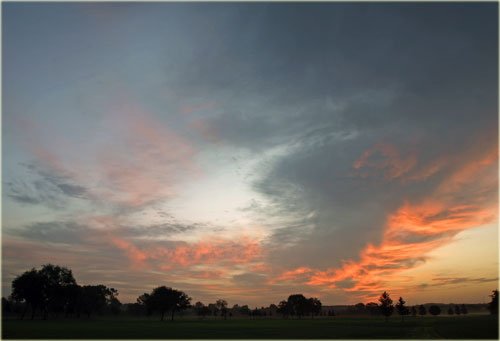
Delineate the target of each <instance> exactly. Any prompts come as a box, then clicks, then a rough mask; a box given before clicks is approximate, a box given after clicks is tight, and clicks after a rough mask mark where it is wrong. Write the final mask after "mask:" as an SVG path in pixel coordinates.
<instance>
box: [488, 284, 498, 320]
mask: <svg viewBox="0 0 500 341" xmlns="http://www.w3.org/2000/svg"><path fill="white" fill-rule="evenodd" d="M490 297H491V302H490V303H489V304H488V310H489V311H490V314H491V315H498V290H493V292H492V294H491V295H490Z"/></svg>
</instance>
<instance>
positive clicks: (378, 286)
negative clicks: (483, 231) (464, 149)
mask: <svg viewBox="0 0 500 341" xmlns="http://www.w3.org/2000/svg"><path fill="white" fill-rule="evenodd" d="M374 151H380V152H381V153H382V154H383V155H385V156H387V157H390V158H391V159H390V160H385V161H381V162H379V163H377V162H376V163H372V162H370V161H368V158H369V157H370V155H372V154H373V153H374ZM467 156H468V157H469V159H468V161H467V162H463V160H460V161H462V162H461V163H459V162H458V161H457V160H452V159H451V158H448V159H447V161H446V162H448V163H453V165H454V166H455V168H454V171H452V172H451V174H450V176H449V177H447V178H445V179H444V180H443V181H442V182H441V183H440V184H439V185H438V186H437V187H436V188H435V190H434V191H433V192H431V193H429V195H428V197H426V198H424V199H422V200H420V201H418V202H413V203H412V202H410V201H406V202H405V203H404V204H402V205H401V206H400V207H399V208H398V209H397V210H396V211H395V212H392V213H390V214H388V216H387V220H386V225H385V228H384V232H383V236H382V241H381V243H380V244H379V245H372V244H369V245H367V246H366V247H365V248H364V249H363V250H362V251H361V252H360V255H359V260H357V261H354V260H349V261H344V262H343V265H342V266H341V267H339V268H333V269H327V270H325V271H320V270H313V269H309V268H304V267H300V268H297V269H294V270H289V271H286V272H284V273H282V274H281V275H279V276H277V277H276V279H275V280H276V281H277V280H280V281H290V280H296V279H300V278H304V275H307V276H306V278H308V280H307V282H306V284H309V285H313V286H316V285H320V286H327V287H330V288H341V289H342V290H344V291H347V292H353V293H357V294H358V296H359V297H364V298H365V299H374V298H376V296H377V295H379V294H380V292H381V291H383V290H386V289H387V286H388V285H389V283H391V288H392V289H395V290H398V288H397V287H396V288H394V284H393V283H394V282H395V281H394V280H395V279H396V280H398V281H397V282H399V283H401V282H404V280H403V281H401V276H400V273H401V272H402V271H404V270H408V269H412V268H414V267H415V266H417V265H418V264H421V263H422V262H424V261H425V260H426V259H427V258H428V256H427V255H428V254H429V252H431V251H432V250H435V249H436V248H438V247H441V246H443V245H446V244H448V243H450V242H452V241H453V237H454V236H455V235H456V234H457V233H459V232H461V231H464V230H466V229H470V228H473V227H477V226H481V225H484V224H487V223H490V222H493V221H495V219H496V218H497V211H498V203H497V197H496V196H492V195H490V196H488V195H484V193H488V191H490V192H491V191H494V190H495V189H496V188H497V186H498V175H497V174H498V172H497V169H498V167H497V161H498V149H497V146H496V145H495V146H493V147H491V148H490V149H486V150H485V151H483V152H477V151H476V152H475V153H471V154H470V155H467ZM414 162H415V161H414V159H413V157H412V158H409V159H407V160H406V161H402V160H401V158H400V157H399V153H397V151H396V149H395V148H393V147H390V146H388V145H378V146H376V148H374V149H372V150H369V151H367V152H365V154H363V155H362V157H361V158H360V159H359V160H358V161H356V163H355V164H354V168H356V169H359V168H361V167H365V166H367V165H368V166H372V167H374V168H377V169H382V170H384V171H385V174H384V175H385V177H386V178H387V177H389V178H398V177H402V176H403V175H405V174H407V173H408V172H409V171H410V170H411V169H412V168H413V167H414ZM446 162H444V161H443V162H433V163H431V165H430V166H429V168H427V170H426V171H425V169H426V168H425V167H424V168H421V170H424V171H423V172H422V173H420V174H421V176H418V177H416V178H418V179H423V178H425V176H428V175H429V174H433V173H434V172H436V171H437V170H438V169H441V168H442V167H444V165H445V164H446ZM424 175H425V176H424ZM478 179H481V180H479V181H478ZM471 188H472V190H470V189H471ZM465 190H468V192H467V193H464V191H465ZM345 281H349V282H350V286H348V287H345V286H339V284H341V283H342V282H345ZM406 281H407V282H410V281H411V279H406Z"/></svg>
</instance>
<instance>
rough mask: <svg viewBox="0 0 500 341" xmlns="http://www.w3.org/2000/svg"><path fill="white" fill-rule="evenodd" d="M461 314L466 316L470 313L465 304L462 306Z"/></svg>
mask: <svg viewBox="0 0 500 341" xmlns="http://www.w3.org/2000/svg"><path fill="white" fill-rule="evenodd" d="M460 312H461V313H462V314H464V315H465V314H468V313H469V311H468V310H467V307H466V306H465V304H462V305H461V306H460Z"/></svg>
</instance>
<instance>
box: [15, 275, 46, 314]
mask: <svg viewBox="0 0 500 341" xmlns="http://www.w3.org/2000/svg"><path fill="white" fill-rule="evenodd" d="M12 298H13V299H14V300H16V301H19V302H25V303H26V305H25V308H24V310H23V313H22V315H21V320H22V319H24V315H25V314H26V310H27V309H28V307H31V319H33V318H34V317H35V312H36V310H37V308H39V307H41V306H42V305H43V303H44V278H43V277H42V276H41V275H40V273H39V272H38V271H37V270H36V269H35V268H33V269H31V270H29V271H26V272H25V273H23V274H22V275H19V276H17V277H16V278H15V279H14V280H13V281H12Z"/></svg>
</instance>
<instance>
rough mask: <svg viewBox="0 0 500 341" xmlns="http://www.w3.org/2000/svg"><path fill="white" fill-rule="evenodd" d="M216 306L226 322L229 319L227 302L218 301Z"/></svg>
mask: <svg viewBox="0 0 500 341" xmlns="http://www.w3.org/2000/svg"><path fill="white" fill-rule="evenodd" d="M215 306H216V307H217V309H218V310H219V311H220V314H221V316H223V317H224V320H225V319H227V302H226V300H217V301H216V302H215Z"/></svg>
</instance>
